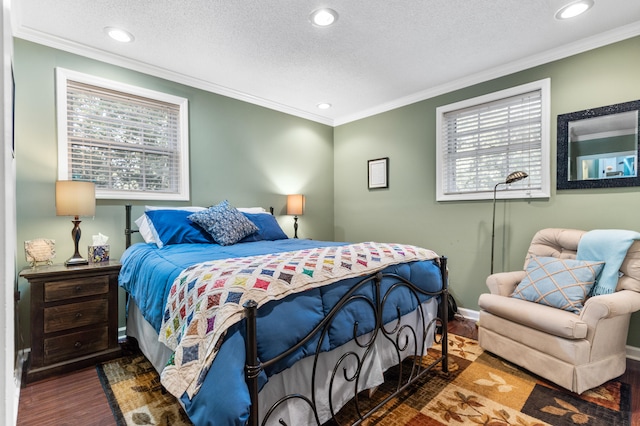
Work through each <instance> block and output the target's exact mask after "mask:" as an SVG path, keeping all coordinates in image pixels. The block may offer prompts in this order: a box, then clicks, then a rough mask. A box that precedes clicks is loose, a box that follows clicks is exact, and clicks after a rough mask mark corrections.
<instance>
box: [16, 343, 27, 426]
mask: <svg viewBox="0 0 640 426" xmlns="http://www.w3.org/2000/svg"><path fill="white" fill-rule="evenodd" d="M29 351H30V349H21V350H19V351H18V355H17V356H16V366H15V368H14V370H13V384H14V385H15V394H14V396H13V397H14V401H15V404H14V407H15V418H14V419H13V420H14V423H13V424H18V407H19V406H20V389H21V388H22V371H23V369H24V364H25V362H27V358H28V357H29Z"/></svg>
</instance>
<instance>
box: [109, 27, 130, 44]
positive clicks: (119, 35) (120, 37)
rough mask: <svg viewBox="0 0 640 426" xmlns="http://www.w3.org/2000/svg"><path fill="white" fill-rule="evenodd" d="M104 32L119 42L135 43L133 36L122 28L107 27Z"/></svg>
mask: <svg viewBox="0 0 640 426" xmlns="http://www.w3.org/2000/svg"><path fill="white" fill-rule="evenodd" d="M104 32H105V33H107V35H108V36H109V37H111V38H112V39H114V40H116V41H119V42H120V43H131V42H132V41H133V34H131V33H130V32H129V31H125V30H123V29H121V28H115V27H105V29H104Z"/></svg>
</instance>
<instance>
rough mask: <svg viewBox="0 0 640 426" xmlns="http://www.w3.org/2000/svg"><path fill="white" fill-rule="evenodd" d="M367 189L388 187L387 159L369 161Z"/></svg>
mask: <svg viewBox="0 0 640 426" xmlns="http://www.w3.org/2000/svg"><path fill="white" fill-rule="evenodd" d="M368 174H369V189H377V188H388V187H389V157H385V158H376V159H375V160H369V173H368Z"/></svg>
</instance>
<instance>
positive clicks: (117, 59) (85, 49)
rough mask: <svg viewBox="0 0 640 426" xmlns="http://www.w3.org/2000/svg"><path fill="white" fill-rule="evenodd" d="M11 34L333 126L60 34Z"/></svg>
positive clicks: (22, 30) (30, 31)
mask: <svg viewBox="0 0 640 426" xmlns="http://www.w3.org/2000/svg"><path fill="white" fill-rule="evenodd" d="M13 36H14V37H16V38H20V39H23V40H26V41H30V42H33V43H38V44H41V45H44V46H47V47H51V48H54V49H59V50H63V51H65V52H69V53H73V54H76V55H80V56H84V57H86V58H90V59H94V60H97V61H101V62H105V63H108V64H110V65H115V66H119V67H122V68H127V69H130V70H133V71H138V72H141V73H143V74H148V75H151V76H154V77H158V78H162V79H165V80H169V81H173V82H175V83H179V84H184V85H186V86H190V87H194V88H196V89H201V90H205V91H207V92H211V93H215V94H218V95H222V96H227V97H229V98H233V99H237V100H239V101H243V102H248V103H251V104H254V105H258V106H262V107H265V108H268V109H272V110H274V111H279V112H283V113H285V114H289V115H293V116H296V117H300V118H304V119H307V120H311V121H315V122H318V123H321V124H326V125H328V126H333V120H332V119H330V118H327V117H323V116H320V115H316V114H311V113H308V112H306V111H302V110H299V109H297V108H293V107H290V106H287V105H283V104H280V103H278V102H274V101H270V100H268V99H263V98H260V97H258V96H253V95H250V94H247V93H243V92H240V91H238V90H234V89H231V88H228V87H225V86H221V85H218V84H214V83H211V82H208V81H204V80H201V79H198V78H194V77H190V76H188V75H185V74H182V73H178V72H174V71H170V70H167V69H165V68H161V67H157V66H155V65H151V64H148V63H146V62H142V61H136V60H133V59H130V58H126V57H124V56H120V55H116V54H113V53H109V52H105V51H103V50H100V49H95V48H92V47H89V46H86V45H84V44H81V43H76V42H74V41H69V40H66V39H63V38H60V37H55V36H51V35H49V34H46V33H43V32H40V31H36V30H33V29H30V28H26V27H24V26H22V25H18V26H17V29H16V31H14V33H13Z"/></svg>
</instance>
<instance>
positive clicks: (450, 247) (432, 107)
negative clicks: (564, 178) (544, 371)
mask: <svg viewBox="0 0 640 426" xmlns="http://www.w3.org/2000/svg"><path fill="white" fill-rule="evenodd" d="M638 69H640V38H639V37H636V38H633V39H629V40H626V41H623V42H619V43H616V44H613V45H610V46H606V47H602V48H599V49H595V50H592V51H589V52H586V53H582V54H579V55H575V56H572V57H569V58H566V59H563V60H559V61H556V62H553V63H549V64H546V65H542V66H538V67H535V68H531V69H528V70H526V71H522V72H519V73H515V74H512V75H509V76H506V77H502V78H498V79H495V80H493V81H489V82H486V83H482V84H478V85H474V86H472V87H468V88H465V89H462V90H458V91H455V92H451V93H447V94H445V95H442V96H438V97H435V98H432V99H428V100H425V101H422V102H418V103H415V104H412V105H409V106H406V107H403V108H398V109H395V110H392V111H389V112H385V113H382V114H379V115H376V116H372V117H369V118H366V119H362V120H359V121H356V122H353V123H348V124H345V125H342V126H339V127H337V128H336V129H335V130H334V160H335V162H334V180H335V200H334V202H335V210H334V214H335V216H334V222H335V237H336V238H337V239H338V240H346V241H366V240H383V241H395V242H402V243H410V244H417V245H421V246H424V247H427V248H431V249H433V250H435V251H436V252H438V253H439V254H442V255H446V256H448V258H449V269H450V285H451V290H452V293H453V295H454V296H455V297H456V299H457V301H458V304H459V305H460V306H462V307H465V308H468V309H473V310H477V309H478V304H477V300H478V297H479V295H480V294H481V293H484V292H486V291H487V288H486V285H485V279H486V277H487V275H489V270H490V261H491V217H492V201H490V200H487V201H474V202H440V203H439V202H436V201H435V167H436V162H435V158H436V153H435V146H436V140H435V138H436V131H435V120H436V118H435V117H436V115H435V112H436V108H437V107H439V106H441V105H447V104H449V103H452V102H456V101H460V100H463V99H468V98H472V97H475V96H480V95H483V94H486V93H491V92H494V91H497V90H501V89H506V88H509V87H513V86H517V85H520V84H524V83H529V82H531V81H536V80H540V79H543V78H551V141H552V143H551V145H552V148H551V188H552V190H551V197H550V198H549V199H545V200H531V201H529V200H513V201H506V202H499V203H498V207H497V211H496V254H495V256H496V259H495V270H496V271H509V270H516V269H522V265H523V261H524V256H525V253H526V250H527V247H528V246H529V243H530V241H531V237H532V236H533V234H534V233H535V232H536V231H537V230H539V229H541V228H549V227H558V228H577V229H584V230H589V229H603V228H605V229H606V228H620V229H632V230H637V231H640V223H639V222H638V215H637V212H638V211H639V210H640V194H639V188H621V189H598V190H569V191H567V190H563V191H556V190H555V187H556V167H555V165H556V160H555V158H556V147H555V141H556V120H557V116H558V114H565V113H569V112H574V111H579V110H583V109H586V108H592V107H599V106H604V105H610V104H615V103H620V102H627V101H631V100H636V99H640V73H638ZM379 157H389V158H390V160H389V175H390V176H389V185H390V186H389V189H383V190H380V189H378V190H372V191H369V190H368V189H367V183H366V179H367V160H370V159H374V158H379ZM628 344H629V345H632V346H636V347H640V313H636V314H634V315H633V317H632V323H631V329H630V331H629V338H628Z"/></svg>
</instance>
